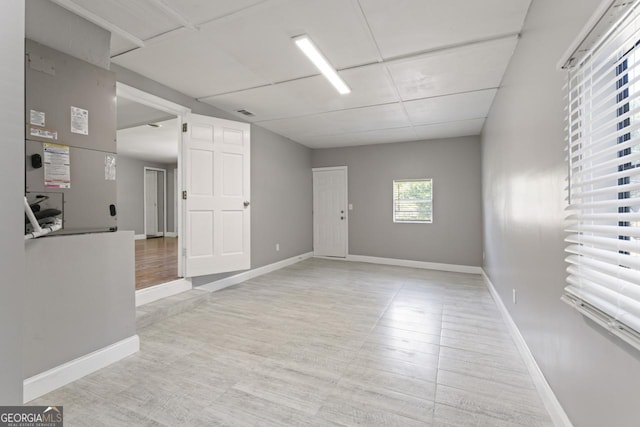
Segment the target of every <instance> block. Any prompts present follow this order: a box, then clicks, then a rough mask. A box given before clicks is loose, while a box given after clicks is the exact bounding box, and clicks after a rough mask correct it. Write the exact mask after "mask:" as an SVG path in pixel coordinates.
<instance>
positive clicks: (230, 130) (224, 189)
mask: <svg viewBox="0 0 640 427" xmlns="http://www.w3.org/2000/svg"><path fill="white" fill-rule="evenodd" d="M188 117H189V120H188V123H187V125H186V128H183V131H185V132H184V133H183V159H184V163H183V164H184V168H183V169H184V177H185V180H184V186H185V187H184V188H185V189H186V194H183V198H184V197H186V200H185V203H184V204H185V228H184V230H185V242H184V247H185V249H186V254H185V258H184V259H185V276H186V277H193V276H202V275H205V274H215V273H223V272H228V271H236V270H246V269H249V268H251V207H250V206H249V201H250V188H251V187H250V177H251V175H250V125H249V124H247V123H240V122H234V121H230V120H223V119H217V118H213V117H207V116H201V115H198V114H190V115H189V116H188Z"/></svg>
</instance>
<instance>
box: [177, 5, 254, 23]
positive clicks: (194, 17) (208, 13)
mask: <svg viewBox="0 0 640 427" xmlns="http://www.w3.org/2000/svg"><path fill="white" fill-rule="evenodd" d="M164 1H165V2H166V4H167V5H169V6H170V7H172V8H173V9H174V10H177V11H179V12H180V14H181V15H182V16H184V17H185V18H186V19H187V20H189V21H190V22H192V23H194V24H196V25H198V24H201V23H203V22H208V21H211V20H213V19H218V18H221V17H224V16H227V15H230V14H233V13H236V12H238V11H241V10H243V9H246V8H249V7H251V6H255V5H257V4H259V3H263V2H264V1H265V0H164Z"/></svg>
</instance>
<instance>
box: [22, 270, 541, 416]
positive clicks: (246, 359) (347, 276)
mask: <svg viewBox="0 0 640 427" xmlns="http://www.w3.org/2000/svg"><path fill="white" fill-rule="evenodd" d="M139 335H140V338H141V347H142V348H141V351H140V353H138V354H136V355H133V356H130V357H128V358H127V359H125V360H123V361H121V362H118V363H116V364H114V365H112V366H110V367H107V368H105V369H102V370H100V371H98V372H96V373H94V374H91V375H89V376H87V377H85V378H83V379H81V380H78V381H76V382H74V383H72V384H70V385H68V386H65V387H63V388H61V389H58V390H56V391H54V392H52V393H50V394H48V395H45V396H43V397H41V398H39V399H37V400H36V401H33V402H31V404H38V405H54V404H55V405H64V414H65V421H66V422H65V426H67V427H70V426H130V425H136V426H137V425H155V426H183V425H184V426H303V425H305V426H306V425H312V426H336V425H339V426H352V425H365V426H430V425H433V426H491V427H501V426H527V427H535V426H551V425H552V422H551V420H550V418H549V416H548V414H547V413H546V411H545V409H544V407H543V405H542V403H541V400H540V398H539V396H538V394H537V393H536V390H535V388H534V385H533V383H532V380H531V378H530V376H529V374H528V373H527V370H526V367H525V365H524V363H523V361H522V359H521V358H520V356H519V353H518V351H517V350H516V347H515V345H514V343H513V341H512V339H511V337H510V335H509V334H508V332H507V329H506V327H505V325H504V323H503V321H502V318H501V316H500V313H499V312H498V310H497V308H496V305H495V303H494V302H493V300H492V299H491V296H490V295H489V293H488V291H487V289H486V287H485V285H484V284H483V282H482V279H481V277H480V276H478V275H470V274H457V273H445V272H437V271H428V270H416V269H408V268H401V267H389V266H379V265H372V264H360V263H350V262H341V261H329V260H322V259H310V260H307V261H303V262H301V263H298V264H296V265H293V266H291V267H288V268H285V269H282V270H279V271H276V272H273V273H270V274H268V275H264V276H261V277H258V278H255V279H253V280H250V281H247V282H245V283H242V284H240V285H237V286H234V287H231V288H228V289H226V290H223V291H220V292H217V293H214V294H212V295H211V298H210V300H209V301H208V302H206V303H204V304H201V305H199V306H197V307H196V308H194V309H192V310H191V311H188V312H185V313H182V314H179V315H175V316H173V317H169V318H167V319H165V320H163V321H161V322H159V323H155V324H153V325H151V326H149V327H146V328H144V329H141V330H139Z"/></svg>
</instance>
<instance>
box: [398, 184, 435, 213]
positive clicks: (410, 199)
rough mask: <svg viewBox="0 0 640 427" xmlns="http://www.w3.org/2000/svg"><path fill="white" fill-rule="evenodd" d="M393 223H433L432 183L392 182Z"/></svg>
mask: <svg viewBox="0 0 640 427" xmlns="http://www.w3.org/2000/svg"><path fill="white" fill-rule="evenodd" d="M393 222H405V223H406V222H408V223H411V222H417V223H429V222H433V181H432V180H430V179H401V180H394V181H393Z"/></svg>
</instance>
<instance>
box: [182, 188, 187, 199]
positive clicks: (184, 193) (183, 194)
mask: <svg viewBox="0 0 640 427" xmlns="http://www.w3.org/2000/svg"><path fill="white" fill-rule="evenodd" d="M182 200H187V190H184V191H183V192H182Z"/></svg>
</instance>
